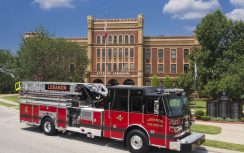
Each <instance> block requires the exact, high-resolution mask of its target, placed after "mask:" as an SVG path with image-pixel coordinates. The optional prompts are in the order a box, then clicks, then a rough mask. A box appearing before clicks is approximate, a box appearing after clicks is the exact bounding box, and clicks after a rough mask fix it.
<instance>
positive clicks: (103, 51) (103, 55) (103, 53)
mask: <svg viewBox="0 0 244 153" xmlns="http://www.w3.org/2000/svg"><path fill="white" fill-rule="evenodd" d="M102 57H103V58H105V49H103V50H102Z"/></svg>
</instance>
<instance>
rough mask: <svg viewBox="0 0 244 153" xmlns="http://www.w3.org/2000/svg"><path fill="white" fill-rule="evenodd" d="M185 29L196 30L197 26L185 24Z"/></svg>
mask: <svg viewBox="0 0 244 153" xmlns="http://www.w3.org/2000/svg"><path fill="white" fill-rule="evenodd" d="M184 29H185V30H186V31H189V32H194V30H195V29H196V26H184Z"/></svg>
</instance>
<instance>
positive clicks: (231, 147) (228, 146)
mask: <svg viewBox="0 0 244 153" xmlns="http://www.w3.org/2000/svg"><path fill="white" fill-rule="evenodd" d="M203 146H209V147H214V148H222V149H228V150H235V151H240V152H244V145H240V144H234V143H229V142H223V141H215V140H206V141H205V142H204V144H203Z"/></svg>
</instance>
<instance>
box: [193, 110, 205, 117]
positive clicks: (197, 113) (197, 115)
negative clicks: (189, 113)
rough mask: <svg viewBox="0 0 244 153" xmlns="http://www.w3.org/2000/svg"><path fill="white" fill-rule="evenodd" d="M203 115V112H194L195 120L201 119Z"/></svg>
mask: <svg viewBox="0 0 244 153" xmlns="http://www.w3.org/2000/svg"><path fill="white" fill-rule="evenodd" d="M203 115H204V112H203V111H202V110H197V111H196V112H195V117H196V119H201V117H202V116H203Z"/></svg>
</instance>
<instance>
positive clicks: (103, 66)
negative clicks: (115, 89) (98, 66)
mask: <svg viewBox="0 0 244 153" xmlns="http://www.w3.org/2000/svg"><path fill="white" fill-rule="evenodd" d="M102 71H105V63H103V64H102Z"/></svg>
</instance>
